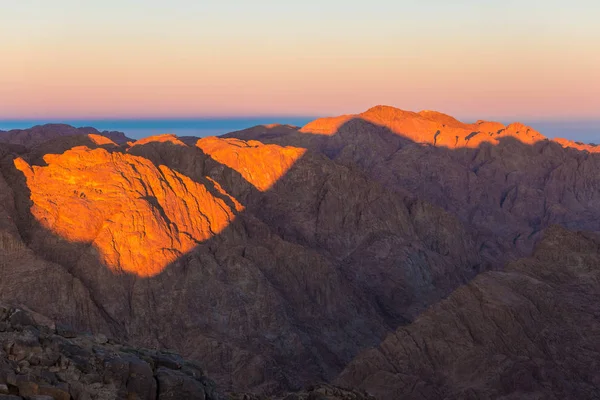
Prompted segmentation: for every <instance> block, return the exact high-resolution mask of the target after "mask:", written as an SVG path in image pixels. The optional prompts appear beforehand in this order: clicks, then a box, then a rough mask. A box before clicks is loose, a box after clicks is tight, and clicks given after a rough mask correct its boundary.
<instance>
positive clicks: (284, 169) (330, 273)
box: [0, 107, 600, 398]
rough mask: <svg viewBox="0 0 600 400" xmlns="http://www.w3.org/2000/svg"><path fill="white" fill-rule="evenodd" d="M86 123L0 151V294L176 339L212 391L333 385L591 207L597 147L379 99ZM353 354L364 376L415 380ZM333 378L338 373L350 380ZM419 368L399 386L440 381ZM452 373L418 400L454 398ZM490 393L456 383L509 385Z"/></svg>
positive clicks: (129, 331)
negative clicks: (228, 126)
mask: <svg viewBox="0 0 600 400" xmlns="http://www.w3.org/2000/svg"><path fill="white" fill-rule="evenodd" d="M474 129H477V130H478V131H475V130H474ZM438 131H439V132H438ZM474 132H479V133H477V134H474V135H472V133H474ZM92 135H95V133H94V134H91V135H81V134H77V135H75V136H60V135H59V136H60V137H55V138H54V139H51V140H48V141H46V142H43V143H40V144H37V145H35V146H31V147H29V148H26V147H23V146H20V147H19V146H17V145H15V144H12V145H6V144H5V145H2V144H0V173H1V175H0V189H1V190H0V228H1V234H0V251H1V253H0V254H1V256H2V257H0V267H2V268H1V269H0V271H1V273H2V279H0V297H1V298H3V299H7V300H11V301H15V302H17V303H18V304H25V305H27V306H28V307H30V308H32V309H35V310H36V311H39V312H42V313H43V314H45V315H48V316H50V317H51V318H54V319H57V320H60V321H62V322H68V323H69V324H70V325H72V326H73V327H74V328H75V329H77V330H82V331H92V332H98V333H103V334H105V335H107V336H111V337H117V338H119V339H120V340H127V341H130V342H132V343H135V344H136V345H139V346H145V347H161V348H173V349H175V350H177V351H178V352H180V353H182V354H184V355H185V356H186V357H191V358H194V359H197V360H201V361H202V362H203V364H204V366H205V368H206V370H207V371H208V372H209V374H210V376H211V377H213V378H214V379H215V380H216V381H217V382H218V383H219V385H220V387H222V388H224V389H225V390H232V389H233V390H236V391H247V390H251V391H253V392H255V393H265V394H271V393H283V392H285V391H287V390H290V389H291V390H298V389H300V388H301V387H303V386H305V385H307V384H310V383H314V382H318V381H329V382H332V381H334V379H335V378H336V376H338V374H339V373H340V372H341V371H342V370H343V369H344V367H346V366H347V365H348V363H350V362H351V360H352V359H353V358H354V357H355V356H356V354H358V353H359V352H360V351H361V350H363V349H365V348H367V347H370V346H375V345H377V344H379V342H380V340H381V339H383V338H384V337H385V335H386V334H388V333H389V332H393V331H394V330H396V328H398V327H399V326H406V327H411V326H413V324H416V323H417V321H419V319H418V316H419V315H420V314H421V313H422V312H423V311H424V310H426V309H427V307H429V306H431V305H434V304H436V303H437V302H438V301H440V300H441V299H442V298H444V297H446V296H447V295H449V294H450V293H451V292H452V291H453V290H454V289H456V288H457V287H459V286H460V285H462V284H464V283H465V282H468V281H470V280H471V279H472V278H473V277H475V276H476V275H477V274H478V273H481V272H484V271H488V270H501V269H502V268H503V266H504V264H505V263H506V261H511V260H512V261H514V260H517V259H518V258H519V257H523V256H525V257H528V256H530V255H531V253H532V249H533V248H534V246H535V245H536V243H538V242H539V240H540V238H541V237H542V235H543V232H545V231H546V230H547V229H548V228H549V227H551V226H552V225H553V224H560V225H562V226H564V227H566V228H569V229H584V230H597V225H596V223H595V222H594V221H597V220H598V219H599V218H600V215H598V213H600V204H598V193H597V190H595V189H594V188H596V187H598V182H597V179H598V177H597V174H596V173H595V171H597V170H598V169H597V167H598V165H597V163H598V159H597V156H596V155H595V154H592V152H590V151H581V150H578V149H577V148H574V146H573V145H570V144H568V143H567V144H562V145H561V144H560V143H558V142H554V141H549V140H546V139H545V138H543V137H542V136H541V135H540V134H539V133H537V132H535V131H534V130H532V129H530V128H528V127H525V126H523V125H520V124H512V125H510V126H508V127H505V126H503V125H501V124H497V123H489V122H483V121H478V122H477V123H475V124H463V123H461V122H459V121H457V120H455V119H453V118H452V117H449V116H446V115H444V114H440V113H436V112H420V113H410V112H405V111H401V110H397V109H393V108H390V107H376V108H374V109H371V110H369V111H367V112H366V113H363V114H360V115H358V116H344V117H340V118H337V119H326V120H320V121H316V122H314V123H311V124H309V125H307V126H306V127H304V128H302V129H298V128H296V127H290V126H265V127H255V128H252V129H249V130H246V131H241V132H234V133H232V134H229V135H226V137H223V138H205V139H201V140H198V141H194V140H190V138H186V139H185V141H184V140H181V139H180V138H177V137H175V136H173V135H161V136H159V137H152V138H147V139H146V140H144V141H138V142H131V143H128V144H119V143H115V141H111V140H102V139H98V138H95V140H94V137H93V136H92ZM469 135H471V136H470V137H469ZM50 136H52V135H50ZM453 138H454V142H453V141H452V139H453ZM453 143H454V144H453ZM475 143H476V144H475ZM45 149H51V150H50V151H49V153H51V154H47V152H46V151H45ZM584 150H585V149H584ZM97 191H100V192H97ZM82 193H83V196H82V195H81V194H82ZM196 204H197V205H198V206H197V207H195V205H196ZM206 204H214V205H218V206H216V207H213V208H211V207H208V206H206ZM82 221H85V223H82ZM202 221H204V225H202V224H201V223H198V222H202ZM212 221H214V224H213V222H212ZM219 224H221V225H219ZM213 225H214V226H220V228H218V227H217V228H214V227H213ZM199 226H204V227H206V229H199V230H197V232H196V231H194V229H197V227H199ZM105 239H106V240H105ZM565 251H568V250H565ZM138 253H140V254H142V255H144V256H145V257H147V258H146V259H145V260H143V259H142V258H143V257H141V258H137V257H136V255H137V254H138ZM536 254H537V253H536ZM149 266H150V267H149ZM494 273H495V272H487V273H484V274H483V275H481V276H486V277H487V276H490V274H491V276H493V277H495V276H496V275H493V274H494ZM498 273H499V274H502V273H500V272H498ZM5 277H6V278H7V279H4V278H5ZM477 279H480V278H476V280H475V281H474V282H478V281H477ZM481 279H486V278H481ZM42 281H43V283H42ZM496 284H497V282H496V283H494V285H496ZM461 290H463V289H459V290H458V291H457V292H454V294H453V296H454V295H456V293H461ZM561 290H564V291H565V293H566V294H568V293H569V288H568V287H566V288H563V289H561ZM538 294H539V292H537V291H536V292H535V295H536V296H537V295H538ZM544 295H545V294H544ZM48 299H52V300H51V301H48ZM470 301H472V300H469V302H470ZM440 304H443V302H442V303H440ZM511 306H512V305H511ZM433 307H434V308H435V307H436V306H433ZM174 310H176V312H174ZM427 312H429V311H427ZM427 312H426V313H427ZM571 312H573V313H574V314H577V312H578V309H577V306H574V307H573V309H572V310H571ZM544 315H546V314H544ZM466 317H468V316H465V318H466ZM544 318H545V317H544ZM415 319H416V320H415ZM413 321H415V322H413ZM536 321H538V320H536ZM536 323H537V322H536ZM401 329H403V328H401ZM493 329H500V328H498V327H494V328H493ZM493 329H492V328H490V329H489V330H490V331H493ZM552 329H555V328H552ZM433 331H434V329H433V328H432V330H426V331H423V332H424V333H423V334H424V335H425V336H427V335H429V336H427V337H430V336H431V334H432V332H433ZM447 333H448V335H451V334H452V332H447ZM462 333H464V331H461V334H462ZM450 337H452V336H450ZM442 339H443V338H442ZM579 345H580V343H579V342H576V351H577V352H579V351H580V348H581V346H579ZM448 346H451V344H448ZM411 354H412V353H411ZM415 354H418V357H421V356H423V354H421V353H415ZM563 356H565V355H564V354H561V355H560V357H563ZM393 357H397V359H398V360H399V361H397V362H399V363H402V362H404V361H402V360H405V358H403V357H405V355H404V354H403V353H402V352H395V353H394V354H393ZM478 357H479V355H478V354H476V353H475V355H474V356H473V359H478ZM361 360H364V357H363V356H362V355H361V356H359V358H357V359H356V360H355V362H353V363H352V364H351V365H352V366H353V365H355V363H358V364H356V365H360V366H361V368H362V369H360V371H362V372H360V371H359V370H358V369H357V370H356V371H359V372H360V373H362V374H363V375H364V376H365V378H364V382H363V381H361V380H360V379H358V380H357V382H363V383H361V387H363V388H367V387H368V388H369V390H370V391H371V390H374V389H373V387H370V386H368V385H369V382H377V387H375V389H376V393H379V394H381V395H383V396H384V397H385V396H390V393H395V394H394V395H399V394H400V393H402V394H403V395H404V394H406V393H408V395H410V393H411V392H412V391H414V390H413V388H412V387H411V386H410V385H408V386H402V387H399V388H396V386H393V385H391V384H390V383H389V382H387V381H386V380H385V379H379V375H377V371H379V370H381V371H382V372H381V373H382V374H383V375H385V373H386V372H385V371H386V370H385V368H384V367H382V366H381V365H379V364H373V365H375V367H374V368H372V369H370V366H371V364H370V361H367V362H364V361H361ZM424 360H425V359H424ZM394 362H396V361H394ZM423 362H425V361H423ZM461 362H462V361H461ZM464 362H465V363H466V364H465V365H467V364H468V362H469V361H468V360H467V361H464ZM365 365H366V367H365ZM468 365H470V364H468ZM549 365H550V364H549ZM350 368H353V367H350ZM386 368H387V367H386ZM394 368H396V367H394ZM419 368H420V367H419ZM457 368H458V367H457ZM494 368H496V367H495V366H494V367H493V368H492V367H490V369H488V370H486V371H488V372H489V371H494V370H495V369H494ZM548 368H554V366H552V365H550V367H548ZM349 370H350V369H346V372H344V373H343V374H342V375H341V377H340V378H338V381H336V382H339V383H342V384H344V385H346V386H347V385H351V384H352V382H351V380H348V379H349V378H348V376H354V375H348V371H349ZM352 371H354V370H352ZM510 371H512V370H510ZM510 371H509V372H507V374H508V376H512V372H510ZM515 371H517V370H515ZM577 371H579V370H576V372H575V373H574V375H573V376H575V377H576V376H578V375H577V374H578V372H577ZM359 372H357V373H359ZM517 372H518V371H517ZM517 372H515V374H516V373H517ZM352 374H354V372H352ZM427 374H429V372H427V373H425V372H423V373H421V372H419V373H416V374H414V375H410V374H409V375H410V379H409V378H407V379H408V381H407V382H417V383H418V382H422V381H425V382H429V379H430V377H431V376H433V377H434V378H435V379H438V378H439V375H436V374H433V375H431V374H430V375H427ZM490 374H491V372H490ZM363 375H360V374H359V375H357V376H358V377H362V376H363ZM372 375H375V376H376V377H375V378H372ZM434 378H431V379H434ZM463 378H464V376H462V375H461V377H460V379H459V378H456V382H458V383H456V384H455V383H452V382H450V381H449V382H450V383H447V384H441V383H439V384H438V383H436V384H435V385H433V386H432V387H433V389H432V390H433V391H431V392H423V391H421V389H420V388H421V386H422V385H424V384H423V383H418V385H419V386H418V387H419V390H417V391H414V393H415V395H416V394H417V393H421V394H423V393H424V394H423V395H428V396H433V395H434V394H436V395H442V394H445V395H447V396H458V395H459V394H461V393H462V394H464V393H467V392H464V393H463V392H460V390H459V388H458V386H457V385H459V384H460V382H462V381H461V379H463ZM361 379H362V378H361ZM393 379H397V377H396V378H393ZM393 379H392V380H393ZM439 379H441V378H439ZM444 379H446V378H444ZM464 379H466V378H464ZM510 379H513V378H510ZM573 379H574V380H575V378H573ZM586 379H587V378H586ZM365 382H366V383H365ZM436 382H437V381H436ZM428 384H429V383H427V384H425V385H428ZM390 385H391V386H390ZM498 385H499V384H497V383H493V382H492V383H490V384H489V385H488V386H486V385H484V384H482V385H480V386H477V385H475V386H474V387H473V388H472V389H473V390H474V391H475V392H474V393H479V394H481V395H482V396H484V395H489V396H492V397H497V396H500V395H502V393H508V394H507V395H515V394H514V393H513V392H511V391H510V388H511V387H512V386H510V385H508V386H507V387H508V388H509V389H502V388H499V387H500V386H498ZM577 385H579V383H577ZM515 387H516V386H515ZM386 388H393V389H389V390H387V389H386ZM327 390H329V391H334V392H335V391H336V390H338V389H331V388H330V389H323V390H321V392H322V391H327ZM340 390H341V389H340ZM503 390H504V392H503ZM536 390H538V389H536ZM539 390H541V391H539ZM539 390H538V392H536V391H533V392H531V393H533V394H532V396H534V397H535V396H537V395H539V396H542V395H543V394H544V393H551V392H552V391H553V390H555V389H544V390H547V392H544V391H543V390H542V389H539ZM556 390H558V389H556ZM578 390H579V389H578ZM585 390H587V389H582V391H581V392H578V393H583V394H585V393H587V392H586V391H585ZM315 391H317V388H315V389H314V390H313V392H315ZM321 392H319V393H321ZM315 393H316V392H315ZM469 393H470V392H469ZM511 393H513V394H511ZM527 393H529V392H527ZM536 393H537V394H536ZM540 393H541V394H540ZM557 393H559V392H557ZM565 393H567V389H565ZM321 394H322V393H321ZM462 394H461V395H462ZM298 395H300V394H298ZM353 395H354V394H353ZM302 396H310V395H309V394H308V393H306V394H302ZM313 396H317V394H314V395H313ZM515 396H516V395H515ZM387 398H390V397H387Z"/></svg>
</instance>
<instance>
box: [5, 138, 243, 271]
mask: <svg viewBox="0 0 600 400" xmlns="http://www.w3.org/2000/svg"><path fill="white" fill-rule="evenodd" d="M44 162H45V163H46V164H47V166H43V167H39V166H33V167H32V166H30V165H29V164H28V163H27V162H26V161H24V160H23V159H22V158H17V159H15V161H14V163H15V166H16V168H17V169H18V170H19V171H21V172H22V173H23V174H24V175H25V178H26V180H27V187H28V188H29V190H30V192H31V194H30V199H31V201H32V202H33V206H32V207H31V214H32V215H33V217H34V218H35V219H36V220H37V221H38V222H39V223H40V225H41V226H42V227H43V228H46V229H48V230H50V231H52V232H53V233H56V234H58V235H59V236H60V237H61V238H63V239H67V240H69V241H71V242H76V243H85V244H92V245H93V246H94V248H95V250H96V251H97V252H98V253H99V258H100V261H101V262H102V263H104V264H105V265H107V266H108V267H110V268H111V269H113V270H114V271H117V272H128V273H132V274H136V275H138V276H143V277H147V276H154V275H156V274H158V273H160V272H161V271H162V270H163V269H164V268H165V267H166V266H167V265H168V264H169V263H171V262H173V261H175V260H177V259H178V258H179V257H180V256H181V255H182V254H185V253H187V252H188V251H190V250H191V249H193V248H194V246H195V245H196V244H197V243H198V242H201V241H204V240H206V239H208V238H210V237H212V236H214V235H216V234H218V233H220V232H221V231H222V230H223V229H224V228H225V227H226V226H228V225H229V224H230V223H231V220H232V219H233V218H234V211H235V210H231V209H230V208H229V206H228V204H227V203H226V202H225V201H224V200H222V199H221V198H219V197H218V196H221V197H222V196H224V195H223V194H221V193H219V192H218V191H217V189H216V188H215V187H206V186H205V185H200V184H198V183H196V182H194V181H192V180H191V179H190V178H188V177H186V176H184V175H181V174H179V173H177V172H175V171H173V170H171V169H169V168H167V167H165V166H164V165H161V166H158V167H156V166H155V165H154V164H152V163H151V162H150V161H148V160H147V159H145V158H141V157H135V156H131V155H129V154H122V153H118V152H115V153H109V152H108V151H106V150H104V149H95V150H90V149H89V148H87V147H75V148H73V149H71V150H68V151H66V152H65V153H63V154H61V155H50V154H49V155H46V156H45V157H44ZM211 191H212V192H213V193H215V194H214V195H213V193H211Z"/></svg>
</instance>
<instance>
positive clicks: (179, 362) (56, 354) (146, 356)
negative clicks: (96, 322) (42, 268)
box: [0, 305, 220, 400]
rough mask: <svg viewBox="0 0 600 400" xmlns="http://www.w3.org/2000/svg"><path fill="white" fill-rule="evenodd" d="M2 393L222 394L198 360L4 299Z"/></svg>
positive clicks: (102, 397)
mask: <svg viewBox="0 0 600 400" xmlns="http://www.w3.org/2000/svg"><path fill="white" fill-rule="evenodd" d="M3 392H5V393H3ZM2 395H11V396H14V399H22V398H26V399H38V398H39V399H49V400H52V399H53V400H69V399H73V400H82V399H86V400H87V399H89V400H114V399H140V400H142V399H143V400H161V399H189V400H192V399H194V400H197V399H206V400H217V399H219V398H220V396H219V395H218V394H217V391H216V387H215V383H214V382H213V381H212V380H210V379H209V378H208V377H207V376H206V375H205V374H204V371H203V369H202V367H201V366H200V365H199V364H198V363H196V362H192V361H189V360H184V359H183V358H181V357H180V356H179V355H177V354H174V353H169V352H164V351H157V350H150V349H142V348H133V347H130V346H127V345H124V344H121V343H118V342H115V341H113V340H110V339H108V338H106V337H105V336H102V335H96V336H94V335H91V334H75V333H71V331H70V330H68V329H65V328H61V327H59V326H56V324H54V323H53V322H52V321H51V320H49V319H47V318H45V317H44V316H42V315H39V314H36V313H33V312H30V311H26V310H23V309H19V308H14V307H7V306H4V305H0V398H1V396H2ZM35 396H40V397H35ZM41 396H47V397H41Z"/></svg>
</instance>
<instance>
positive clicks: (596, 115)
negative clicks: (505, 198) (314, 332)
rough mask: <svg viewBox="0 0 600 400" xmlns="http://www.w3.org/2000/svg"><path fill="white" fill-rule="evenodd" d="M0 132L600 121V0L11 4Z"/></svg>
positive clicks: (1, 2)
mask: <svg viewBox="0 0 600 400" xmlns="http://www.w3.org/2000/svg"><path fill="white" fill-rule="evenodd" d="M0 10H1V12H0V55H1V60H0V119H61V118H69V119H76V118H80V119H86V118H87V119H102V118H193V117H227V116H264V115H281V116H307V115H310V116H326V115H338V114H344V113H357V112H361V111H364V110H366V109H367V108H369V107H371V106H374V105H377V104H387V105H392V106H396V107H399V108H402V109H407V110H415V111H418V110H421V109H431V110H439V111H442V112H446V113H448V114H451V115H454V116H457V117H459V118H463V119H479V118H482V119H483V118H486V119H487V118H494V119H500V120H517V119H519V120H584V119H585V120H600V106H599V105H600V51H598V49H600V24H599V23H598V22H597V19H598V16H599V15H600V2H598V1H597V0H571V1H568V2H565V1H557V0H544V1H542V0H520V1H514V0H487V1H482V0H454V1H447V0H370V1H354V0H344V1H342V0H304V1H282V0H278V1H275V0H253V1H247V0H244V1H235V0H221V1H218V2H217V1H207V0H169V1H163V0H160V1H159V0H103V1H96V0H93V1H92V0H87V1H86V0H53V1H48V0H0Z"/></svg>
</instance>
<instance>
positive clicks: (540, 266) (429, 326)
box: [336, 226, 600, 400]
mask: <svg viewBox="0 0 600 400" xmlns="http://www.w3.org/2000/svg"><path fill="white" fill-rule="evenodd" d="M599 277H600V236H599V235H597V234H589V233H582V232H570V231H567V230H565V229H564V228H561V227H558V226H553V227H551V228H549V229H548V230H547V231H546V232H545V233H544V238H543V240H542V241H541V242H540V243H539V244H538V245H537V247H536V250H535V252H534V254H533V255H532V256H531V257H529V258H525V259H521V260H518V261H515V262H513V263H510V264H509V265H508V266H507V267H506V268H505V269H504V271H502V272H500V271H495V272H486V273H483V274H481V275H479V276H478V277H477V278H475V279H474V280H473V281H471V282H470V283H468V284H467V285H465V286H463V287H461V288H459V289H458V290H456V291H455V292H453V293H452V294H451V295H450V296H449V297H448V298H447V299H445V300H443V301H441V302H439V303H438V304H436V305H434V306H432V307H431V308H430V309H429V310H427V311H426V312H424V313H423V314H421V315H420V316H419V317H418V318H417V319H416V320H415V321H414V322H413V323H411V324H410V325H408V326H405V327H402V328H400V329H398V330H397V331H396V332H395V333H393V334H390V335H389V336H388V337H387V338H386V339H385V340H384V341H383V342H382V344H381V345H380V346H378V347H377V348H375V349H372V350H368V351H365V352H363V353H362V354H361V355H359V356H358V357H357V358H356V359H355V360H353V361H352V362H351V363H350V365H348V367H346V369H345V370H344V372H343V373H342V374H341V375H340V376H339V377H338V378H337V379H336V382H337V383H339V384H352V385H353V386H355V387H358V388H362V389H365V390H368V391H370V392H371V393H373V394H374V395H375V396H377V397H378V398H380V399H390V400H391V399H398V398H402V399H440V398H445V399H499V398H501V399H597V398H598V393H600V374H599V373H598V368H597V366H598V364H599V363H600V342H599V341H598V337H599V335H600V319H598V316H599V315H600V306H599V304H600V285H599V284H598V283H599V282H600V280H599V279H598V278H599Z"/></svg>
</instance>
